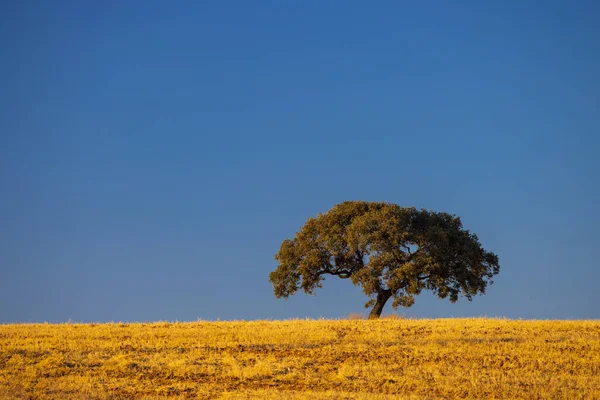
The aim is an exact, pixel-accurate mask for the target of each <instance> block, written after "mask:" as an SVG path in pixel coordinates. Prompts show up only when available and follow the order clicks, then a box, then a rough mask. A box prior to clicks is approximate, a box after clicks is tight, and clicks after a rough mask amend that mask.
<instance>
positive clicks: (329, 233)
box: [269, 201, 500, 319]
mask: <svg viewBox="0 0 600 400" xmlns="http://www.w3.org/2000/svg"><path fill="white" fill-rule="evenodd" d="M275 259H276V260H277V261H278V263H279V265H278V266H277V268H276V269H275V270H274V271H273V272H271V273H270V274H269V280H270V281H271V283H272V284H273V288H274V291H275V296H276V297H278V298H281V297H283V298H287V297H289V296H290V295H292V294H294V293H295V292H296V291H298V290H299V289H303V290H304V292H306V293H308V294H312V293H313V291H314V289H315V288H320V287H322V284H321V282H322V280H323V279H324V276H325V275H334V276H338V277H340V278H343V279H348V278H349V279H350V280H351V281H352V283H354V284H355V285H360V286H361V287H362V289H363V292H364V293H365V294H366V295H367V296H369V297H370V301H368V302H367V303H366V304H365V307H371V306H373V309H372V310H371V313H370V314H369V319H375V318H379V316H380V315H381V312H382V311H383V307H384V306H385V303H386V302H387V301H388V300H389V299H390V298H391V297H393V298H394V302H393V307H394V309H397V308H398V306H404V307H410V306H411V305H413V303H414V301H415V299H414V296H415V295H418V294H419V293H421V291H422V290H423V289H429V290H431V291H433V292H434V293H435V294H436V295H437V296H438V297H439V298H442V299H443V298H446V297H449V298H450V301H451V302H452V303H454V302H456V301H457V300H458V296H459V294H462V295H463V296H464V297H466V298H467V299H469V301H470V300H472V297H473V296H474V295H476V294H479V293H481V294H483V293H485V289H486V287H487V285H488V283H489V284H491V283H493V281H492V280H491V278H492V277H493V276H494V275H496V274H497V273H498V272H499V271H500V265H499V264H498V256H497V255H495V254H494V253H491V252H488V251H485V250H484V249H483V248H482V247H481V244H480V243H479V240H478V239H477V236H476V235H475V234H473V233H471V232H469V231H468V230H466V229H464V228H463V226H462V223H461V221H460V218H459V217H456V216H454V215H450V214H447V213H444V212H434V211H429V210H425V209H421V210H417V209H416V208H414V207H400V206H398V205H396V204H391V203H382V202H365V201H346V202H343V203H340V204H337V205H335V206H334V207H333V208H332V209H331V210H329V211H328V212H326V213H324V214H319V215H317V216H316V217H312V218H309V219H308V221H306V223H305V224H304V226H302V228H301V229H300V230H299V231H298V232H297V233H296V236H295V237H294V239H286V240H284V241H283V243H282V244H281V247H280V249H279V252H278V253H277V254H276V255H275Z"/></svg>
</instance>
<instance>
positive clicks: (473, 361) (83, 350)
mask: <svg viewBox="0 0 600 400" xmlns="http://www.w3.org/2000/svg"><path fill="white" fill-rule="evenodd" d="M0 398H10V399H13V398H23V399H25V398H28V399H29V398H31V399H69V398H72V399H121V398H123V399H128V398H136V399H138V398H142V399H161V398H201V399H216V398H229V399H247V398H263V399H297V398H300V399H302V398H304V399H396V398H414V399H421V398H423V399H437V398H471V399H474V398H486V399H487V398H507V399H509V398H510V399H515V398H528V399H529V398H569V399H572V398H582V399H583V398H585V399H588V398H590V399H591V398H600V321H513V320H505V319H437V320H406V319H381V320H376V321H368V320H290V321H248V322H242V321H239V322H236V321H232V322H203V321H199V322H191V323H168V322H156V323H136V324H123V323H111V324H21V325H0Z"/></svg>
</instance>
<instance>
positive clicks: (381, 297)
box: [369, 289, 392, 319]
mask: <svg viewBox="0 0 600 400" xmlns="http://www.w3.org/2000/svg"><path fill="white" fill-rule="evenodd" d="M390 297H392V291H391V290H389V289H388V290H382V291H381V292H379V293H377V302H376V303H375V307H373V309H372V310H371V312H370V313H369V319H378V318H379V317H380V316H381V312H382V311H383V306H385V303H386V302H387V301H388V300H389V298H390Z"/></svg>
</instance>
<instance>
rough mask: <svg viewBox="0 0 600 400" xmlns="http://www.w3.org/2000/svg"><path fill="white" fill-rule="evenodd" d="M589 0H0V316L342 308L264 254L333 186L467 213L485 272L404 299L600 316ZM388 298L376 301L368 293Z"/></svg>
mask: <svg viewBox="0 0 600 400" xmlns="http://www.w3.org/2000/svg"><path fill="white" fill-rule="evenodd" d="M598 18H600V7H599V6H598V4H597V3H596V2H593V1H588V2H585V1H581V2H551V1H548V2H542V3H540V2H529V1H512V2H510V1H507V2H500V1H498V2H477V1H472V2H442V1H440V2H435V1H431V2H417V1H415V2H377V3H376V4H373V3H372V2H371V3H369V4H367V2H353V1H344V2H342V1H331V2H317V1H279V2H269V1H264V2H236V1H229V2H217V1H215V2H199V1H198V2H192V1H190V2H184V1H181V2H170V3H166V2H162V1H146V2H134V1H130V2H117V1H114V2H112V1H108V2H101V3H100V2H79V1H62V2H52V4H51V3H49V2H41V1H40V2H31V1H19V2H2V3H1V4H0V60H1V62H0V87H1V88H2V89H1V90H0V193H1V195H0V322H26V321H66V320H69V319H71V320H74V321H148V320H180V321H184V320H195V319H197V318H203V319H259V318H260V319H279V318H295V317H300V318H303V317H313V318H317V317H327V318H339V317H344V316H345V315H347V314H348V313H353V312H362V311H364V308H363V307H362V305H363V303H364V302H365V301H366V298H365V297H364V295H363V294H362V292H361V291H360V289H359V288H357V287H354V286H352V285H351V283H350V282H349V281H342V280H339V279H334V278H331V279H328V280H327V281H326V282H325V284H324V288H323V289H321V290H320V291H317V294H316V296H307V295H304V294H302V293H299V294H297V295H295V296H294V297H293V298H290V299H289V300H287V301H283V300H278V299H275V297H274V296H273V292H272V287H271V286H270V283H269V282H268V273H269V272H270V271H271V270H273V269H274V268H275V266H276V264H275V261H274V259H273V255H274V254H275V253H276V252H277V250H278V248H279V245H280V243H281V241H282V240H283V239H285V238H286V237H290V236H293V235H294V233H295V232H296V230H297V229H298V228H299V227H300V226H301V225H302V224H303V223H304V221H305V220H306V218H307V217H309V216H311V215H314V214H316V213H318V212H322V211H326V210H328V209H329V208H330V207H331V206H333V205H334V204H335V203H338V202H340V201H344V200H359V199H360V200H370V201H389V202H394V203H398V204H401V205H406V206H416V207H419V208H420V207H424V208H432V209H435V210H439V211H446V212H450V213H453V214H457V215H459V216H461V217H462V219H463V223H464V224H465V227H466V228H468V229H470V230H472V231H474V232H476V233H477V234H478V235H479V237H480V240H481V242H482V244H483V246H484V247H485V248H486V249H487V250H490V251H493V252H495V253H496V254H498V255H499V257H500V264H501V272H500V274H499V275H498V276H497V277H496V279H495V281H496V282H495V284H494V285H493V286H491V287H490V288H489V291H488V294H486V295H485V296H480V297H476V298H475V299H474V300H473V302H472V303H469V302H468V301H466V300H465V299H461V300H459V302H458V303H457V304H450V303H449V302H448V301H447V300H444V301H443V300H438V299H436V298H434V297H433V296H432V295H431V293H429V292H424V293H422V294H421V295H420V296H419V297H418V298H417V300H416V304H415V305H414V306H413V307H411V308H410V309H408V310H402V309H400V313H403V314H405V315H406V316H412V317H451V316H454V317H458V316H482V315H487V316H505V317H510V318H600V313H599V311H598V310H599V309H600V308H598V304H600V290H598V281H599V280H600V268H599V264H598V256H597V251H598V247H599V244H600V233H599V227H600V214H599V213H598V205H599V204H600V188H599V184H598V182H599V179H598V176H599V173H600V162H599V160H598V153H599V151H600V97H599V93H600V77H599V74H598V71H600V40H598V39H599V38H600V28H599V26H598V23H597V21H598ZM385 311H386V313H389V312H391V305H390V304H388V306H387V307H386V310H385Z"/></svg>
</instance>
